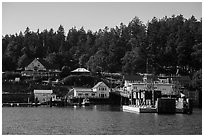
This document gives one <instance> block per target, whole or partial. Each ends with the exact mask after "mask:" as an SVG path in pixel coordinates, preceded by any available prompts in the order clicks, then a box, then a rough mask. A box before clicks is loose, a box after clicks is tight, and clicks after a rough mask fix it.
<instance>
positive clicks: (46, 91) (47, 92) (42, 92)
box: [34, 89, 53, 94]
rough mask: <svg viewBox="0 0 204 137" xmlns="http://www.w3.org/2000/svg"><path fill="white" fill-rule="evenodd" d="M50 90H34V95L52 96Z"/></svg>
mask: <svg viewBox="0 0 204 137" xmlns="http://www.w3.org/2000/svg"><path fill="white" fill-rule="evenodd" d="M52 93H53V91H52V90H36V89H34V94H52Z"/></svg>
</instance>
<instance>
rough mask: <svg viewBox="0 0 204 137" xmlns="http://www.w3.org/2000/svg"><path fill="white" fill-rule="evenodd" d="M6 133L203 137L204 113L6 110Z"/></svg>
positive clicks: (108, 108) (93, 108)
mask: <svg viewBox="0 0 204 137" xmlns="http://www.w3.org/2000/svg"><path fill="white" fill-rule="evenodd" d="M2 133H3V134H27V135H32V134H40V135H45V134H49V135H52V134H55V135H57V134H64V135H66V134H72V135H76V134H81V135H101V134H103V135H107V134H108V135H138V134H148V135H154V134H162V135H167V134H196V135H197V134H202V110H200V109H194V112H193V114H192V115H183V114H175V115H158V114H154V113H140V114H135V113H128V112H122V111H121V110H120V107H118V106H117V107H116V106H114V107H113V106H109V105H97V106H86V107H77V108H74V107H64V108H59V107H52V108H50V107H37V108H35V107H3V108H2Z"/></svg>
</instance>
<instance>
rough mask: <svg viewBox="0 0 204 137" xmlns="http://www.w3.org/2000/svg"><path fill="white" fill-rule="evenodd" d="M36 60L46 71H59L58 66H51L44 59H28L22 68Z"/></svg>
mask: <svg viewBox="0 0 204 137" xmlns="http://www.w3.org/2000/svg"><path fill="white" fill-rule="evenodd" d="M35 59H36V60H38V61H39V62H40V63H41V64H42V65H43V66H44V67H45V68H46V69H59V66H58V65H52V64H50V63H49V62H47V61H46V60H44V59H42V58H32V59H27V60H25V61H24V62H23V63H22V65H21V67H23V68H25V67H27V66H28V65H29V64H30V63H32V62H33V61H34V60H35Z"/></svg>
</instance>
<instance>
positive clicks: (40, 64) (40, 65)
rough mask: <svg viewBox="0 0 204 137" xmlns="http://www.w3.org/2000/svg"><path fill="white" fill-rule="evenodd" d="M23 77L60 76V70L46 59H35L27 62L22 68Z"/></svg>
mask: <svg viewBox="0 0 204 137" xmlns="http://www.w3.org/2000/svg"><path fill="white" fill-rule="evenodd" d="M21 70H23V71H21V73H22V75H23V76H40V77H43V76H46V77H50V76H58V74H59V72H60V70H59V67H58V66H57V65H51V64H50V63H49V62H47V61H46V60H44V59H40V58H35V59H33V60H30V61H27V62H25V63H24V64H23V65H22V67H21Z"/></svg>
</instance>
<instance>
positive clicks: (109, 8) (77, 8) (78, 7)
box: [2, 2, 202, 36]
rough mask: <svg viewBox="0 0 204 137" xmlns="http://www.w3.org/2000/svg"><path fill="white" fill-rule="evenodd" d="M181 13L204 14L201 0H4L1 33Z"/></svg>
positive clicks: (115, 22)
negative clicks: (174, 0) (162, 0)
mask: <svg viewBox="0 0 204 137" xmlns="http://www.w3.org/2000/svg"><path fill="white" fill-rule="evenodd" d="M173 14H174V15H180V14H182V15H183V16H184V18H187V19H188V18H190V17H191V16H192V15H194V16H195V18H196V19H198V20H200V19H201V18H202V3H201V2H162V3H161V2H111V3H110V2H103V3H101V2H77V3H73V2H27V3H26V2H3V3H2V35H3V36H4V35H6V34H15V33H18V34H19V32H20V31H22V32H24V31H25V29H26V27H29V28H30V30H31V31H34V32H36V31H37V29H39V30H40V32H41V31H43V30H45V29H47V30H50V29H51V28H53V29H54V31H57V29H58V28H59V26H60V25H62V26H63V27H64V29H65V33H66V34H67V33H68V31H69V29H71V28H72V27H74V26H76V28H77V29H80V28H81V27H82V26H83V27H84V29H85V30H86V31H87V30H92V31H93V32H95V31H97V30H99V29H104V28H105V26H108V27H109V28H115V27H116V26H119V25H120V23H121V22H122V23H123V24H125V25H127V24H128V23H129V22H130V21H131V20H132V19H133V18H134V17H135V16H137V17H139V19H140V20H141V21H142V22H143V23H144V24H147V22H148V21H151V19H152V18H153V17H157V18H158V19H161V18H163V17H164V16H167V17H171V16H172V15H173Z"/></svg>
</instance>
